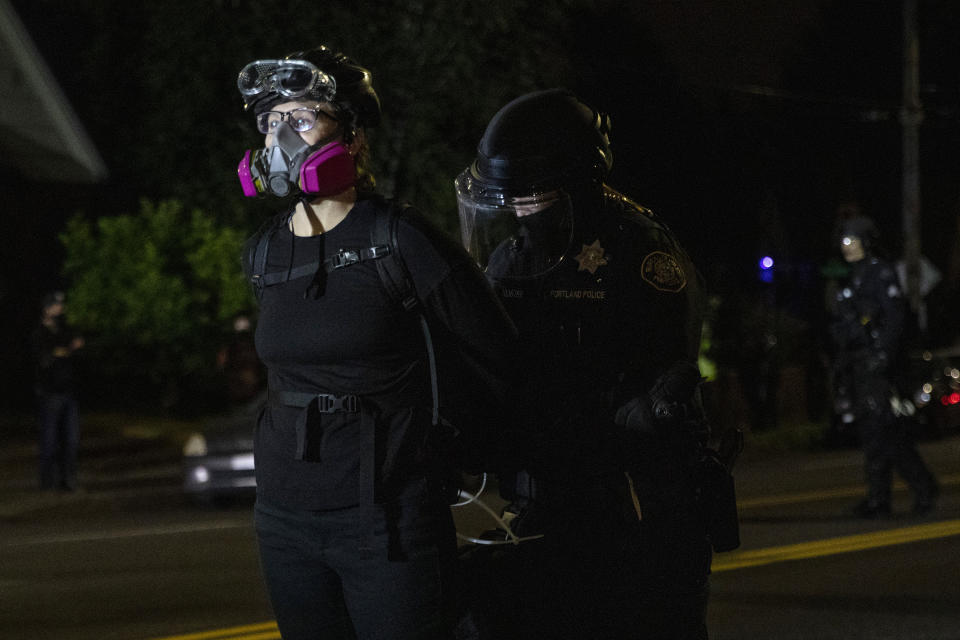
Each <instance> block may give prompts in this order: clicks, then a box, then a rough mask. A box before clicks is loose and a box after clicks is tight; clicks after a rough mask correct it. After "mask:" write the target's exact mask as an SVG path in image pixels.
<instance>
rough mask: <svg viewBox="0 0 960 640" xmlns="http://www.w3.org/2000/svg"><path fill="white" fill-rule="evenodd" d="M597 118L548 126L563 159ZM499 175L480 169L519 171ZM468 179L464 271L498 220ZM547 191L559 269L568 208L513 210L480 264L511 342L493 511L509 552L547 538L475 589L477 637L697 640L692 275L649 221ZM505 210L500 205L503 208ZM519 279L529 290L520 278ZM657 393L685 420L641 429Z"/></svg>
mask: <svg viewBox="0 0 960 640" xmlns="http://www.w3.org/2000/svg"><path fill="white" fill-rule="evenodd" d="M570 101H573V102H570ZM537 109H542V113H539V112H538V111H537ZM571 109H572V110H573V113H574V114H577V113H581V110H582V109H583V105H582V103H578V102H577V101H576V99H575V98H574V97H573V96H572V94H569V93H567V92H563V91H547V92H540V93H536V94H530V95H528V96H525V97H521V98H518V99H517V100H516V101H514V102H513V103H511V104H510V105H507V106H506V107H504V109H502V110H501V111H500V113H499V114H498V116H495V118H494V120H493V121H491V125H490V126H489V127H488V129H487V134H486V137H485V139H484V141H481V147H480V152H481V155H482V154H483V152H484V150H485V148H487V149H489V148H491V147H496V142H490V140H491V138H492V139H494V140H496V139H497V137H498V134H499V133H500V131H502V130H506V131H511V130H512V129H514V127H515V130H516V131H523V130H525V129H524V127H523V126H521V125H523V124H526V123H525V122H523V121H522V120H523V119H522V118H519V117H516V114H517V113H520V114H523V113H524V112H525V111H526V110H529V111H530V112H531V113H532V114H533V116H534V117H533V118H531V119H532V120H534V121H535V122H536V123H537V124H536V125H535V126H537V127H543V123H544V122H550V121H551V120H552V118H553V116H554V115H555V113H556V112H557V111H559V112H568V111H570V110H571ZM594 115H595V114H591V113H590V112H589V111H588V112H584V113H583V114H582V116H577V115H574V116H573V117H572V118H571V119H572V120H573V122H563V118H561V117H559V116H558V119H557V120H555V121H554V122H555V123H556V125H555V126H556V127H557V128H559V129H564V133H565V135H566V137H564V136H561V137H560V140H562V143H563V144H564V145H570V146H575V143H573V142H571V141H572V140H575V139H576V137H577V132H576V123H577V120H578V118H581V117H585V119H586V122H587V123H589V122H590V121H591V119H592V118H593V117H594ZM517 121H520V122H519V123H518V122H517ZM597 122H598V123H599V122H600V121H599V120H597ZM591 126H593V125H589V124H588V125H587V127H586V128H587V130H588V134H590V133H591V132H592V133H593V134H594V135H595V136H596V137H597V138H599V139H600V140H601V142H599V144H600V145H601V146H604V143H605V142H606V132H605V131H603V130H601V129H599V128H597V129H595V130H593V129H591ZM547 128H548V129H549V127H547ZM498 129H499V130H498ZM541 130H542V129H541ZM519 135H521V136H522V135H523V134H519ZM545 138H547V139H548V138H549V132H547V134H546V135H545ZM485 143H486V145H485ZM518 146H521V147H522V146H523V145H522V144H521V145H518ZM586 149H587V151H588V152H590V151H591V150H592V149H594V147H593V146H592V145H591V144H589V143H588V144H587V145H586ZM521 153H523V151H521ZM529 154H530V155H531V156H534V157H537V158H541V160H539V162H543V163H548V162H549V160H544V159H543V158H546V157H548V156H549V155H550V153H549V151H542V150H540V149H537V148H536V147H533V148H531V149H529ZM503 155H504V156H506V155H507V154H506V153H504V154H503ZM495 160H496V162H495V161H493V160H491V161H490V162H489V164H490V165H496V166H511V165H512V166H519V165H521V163H518V162H515V161H514V160H513V158H509V157H500V156H498V157H496V158H495ZM481 162H482V161H481V160H478V161H477V162H476V163H475V164H474V165H473V167H472V168H469V169H468V170H467V171H465V172H464V174H463V175H462V176H461V178H459V179H458V191H459V197H460V199H461V205H460V206H461V222H462V223H464V224H465V226H466V227H467V228H466V230H465V234H464V235H465V240H466V241H467V245H468V248H470V249H471V250H472V252H473V253H474V254H475V257H477V256H478V254H482V253H483V252H482V251H478V249H477V239H478V238H480V239H482V238H484V233H485V232H486V231H490V232H491V233H493V232H495V231H496V225H487V227H486V229H484V228H481V227H480V225H481V224H482V222H483V220H485V219H488V218H489V215H490V214H489V212H490V211H491V210H493V209H494V208H495V207H496V202H495V199H493V198H490V197H489V193H488V192H489V191H491V187H490V186H489V183H487V182H484V180H485V178H486V176H484V175H483V171H484V168H485V167H483V166H480V167H478V164H480V163H481ZM587 175H589V174H587ZM580 179H581V181H582V179H583V176H582V175H581V176H580ZM569 181H570V182H573V180H572V179H571V180H569ZM494 182H496V181H494V180H490V183H494ZM503 182H505V183H506V182H508V180H503ZM586 182H589V178H588V179H587V181H586ZM553 189H558V191H559V192H566V193H568V194H573V196H572V197H571V198H570V202H571V203H572V232H571V233H572V235H566V234H565V233H564V235H563V236H562V237H561V240H562V247H563V251H562V255H560V257H559V259H558V260H556V264H555V265H552V266H551V265H550V263H551V262H552V261H551V260H549V259H547V258H545V256H549V255H552V254H555V253H556V252H555V250H554V249H555V247H550V246H547V245H549V243H550V242H551V241H552V240H556V239H557V236H553V238H552V239H551V238H550V237H549V236H545V235H544V233H543V229H542V228H540V227H541V225H543V224H545V223H544V222H543V220H547V221H549V220H550V219H551V218H553V220H554V223H556V222H557V220H559V219H560V218H561V217H562V213H561V211H562V204H560V202H566V201H565V200H558V203H557V204H553V205H550V206H547V207H546V208H543V209H538V210H537V211H536V213H534V214H530V213H527V212H526V211H525V210H524V207H525V206H527V205H525V204H517V205H516V209H517V213H516V220H517V222H518V225H519V228H518V230H517V231H516V232H515V233H514V234H513V235H512V236H511V237H510V238H509V239H506V240H504V241H503V242H501V243H500V244H499V245H498V246H496V247H495V248H493V249H492V251H490V254H489V257H488V258H486V257H485V256H482V255H481V256H480V257H484V258H485V260H486V262H487V265H486V273H487V275H488V277H489V278H491V280H492V281H493V282H494V283H495V289H496V290H497V292H498V293H499V295H500V297H501V299H502V300H503V302H504V305H505V306H506V307H507V310H508V312H509V313H510V316H511V317H512V318H513V320H514V322H515V324H516V325H517V327H518V329H519V331H520V345H521V346H520V347H519V349H520V355H521V357H520V361H521V363H522V365H521V368H520V370H519V371H518V376H517V382H516V384H517V388H518V390H519V393H518V396H519V399H518V401H517V403H516V404H517V407H518V409H517V414H518V422H517V431H518V432H517V434H516V439H515V443H516V449H517V451H519V452H520V453H519V455H518V456H517V459H516V460H515V461H514V463H515V464H514V465H513V466H514V468H513V469H512V470H508V471H507V472H504V473H502V474H501V493H502V494H503V495H504V497H505V498H507V499H508V500H511V501H512V503H511V505H510V506H509V507H508V509H507V515H508V516H510V515H513V514H516V515H515V517H514V518H513V519H512V520H511V524H512V528H513V531H514V533H515V534H516V535H518V536H520V537H528V536H529V537H532V536H534V535H537V534H540V533H542V534H544V536H543V537H542V538H541V539H537V540H530V541H528V542H522V543H521V544H520V545H519V551H518V552H515V553H512V554H511V552H510V551H506V552H503V554H502V555H501V556H499V557H498V556H497V555H496V554H495V553H491V554H489V555H492V556H493V558H492V559H490V562H491V563H493V564H494V565H496V563H497V561H500V563H501V564H500V565H497V566H499V569H498V573H497V574H493V575H491V576H488V577H487V581H486V585H487V586H491V587H493V588H494V589H499V592H500V593H499V596H500V599H499V601H497V602H495V603H493V604H490V603H487V605H486V606H487V607H488V608H489V611H488V612H487V615H486V617H485V624H487V625H488V628H486V629H482V630H481V633H480V635H481V636H483V633H484V632H485V633H487V635H488V636H489V637H497V638H526V637H550V638H568V637H569V638H594V637H595V638H610V639H616V638H705V637H706V627H705V622H704V618H705V609H706V599H707V596H706V591H707V575H708V573H709V566H710V559H711V545H710V539H709V537H708V534H707V525H706V522H705V521H706V519H707V518H706V516H705V515H704V509H703V507H704V504H703V500H704V494H703V492H702V484H701V482H700V480H701V478H700V466H699V465H700V462H701V460H700V456H701V454H702V453H703V451H704V448H703V444H704V440H705V438H706V435H707V434H706V426H705V422H704V421H703V420H702V419H701V418H702V415H700V414H699V413H698V411H699V407H698V404H697V402H696V401H695V399H694V396H695V393H694V388H695V387H696V385H697V384H698V382H699V374H698V373H697V371H696V365H695V362H696V358H697V352H698V349H699V341H700V328H701V321H702V316H701V307H702V302H703V301H702V297H701V296H702V294H701V288H700V282H699V280H698V274H697V273H696V271H695V269H694V267H693V265H692V263H691V262H690V260H689V258H688V256H687V254H686V253H685V252H684V250H683V249H682V248H681V247H680V246H679V245H678V243H677V241H676V239H675V238H674V236H673V234H672V233H671V232H670V231H669V229H668V228H667V227H666V226H665V225H664V224H663V223H662V222H660V221H658V219H657V218H656V217H654V215H653V214H652V213H651V212H650V211H649V210H647V209H645V208H643V207H641V206H639V205H637V204H636V203H634V202H632V201H630V200H629V199H628V198H626V197H625V196H623V195H621V194H619V193H617V192H616V191H614V190H613V189H610V188H609V187H606V186H602V185H601V184H600V183H599V182H598V183H595V184H593V185H592V186H588V187H587V188H585V189H580V190H576V192H575V193H574V191H575V187H565V186H564V185H562V184H547V185H546V186H544V187H543V188H542V189H541V192H542V194H543V195H542V197H539V199H541V200H542V201H543V202H549V201H550V200H551V198H557V197H558V196H557V195H556V194H555V192H554V191H553ZM500 199H501V200H502V201H504V202H510V201H511V191H510V190H509V189H504V190H503V195H502V196H501V197H500ZM536 199H537V198H521V199H520V200H516V202H526V201H528V200H536ZM544 206H546V205H544ZM540 218H543V220H540ZM474 225H476V226H475V227H474ZM559 226H560V228H561V229H562V230H565V229H566V227H564V225H563V224H560V225H559ZM531 267H532V268H533V272H537V271H539V274H538V275H537V276H536V277H524V276H523V275H522V274H525V273H526V274H529V273H531ZM691 371H692V377H691V374H690V372H691ZM668 372H671V373H668ZM677 372H680V373H679V374H677ZM684 373H685V374H686V376H684ZM684 378H685V379H684ZM665 379H668V380H670V381H671V384H673V383H677V388H671V390H672V391H676V397H674V398H671V401H677V402H676V403H675V405H674V406H675V407H676V406H677V405H680V406H682V407H683V411H685V412H687V413H686V414H685V415H686V416H687V419H683V418H679V417H677V418H676V419H673V420H670V419H667V420H663V421H662V422H660V423H657V421H656V420H655V419H653V418H652V413H653V411H654V409H653V405H654V404H655V403H654V402H653V399H652V397H651V396H652V395H655V394H654V393H652V392H651V389H654V388H657V389H661V387H658V386H657V383H658V381H660V382H663V381H664V380H665ZM667 386H670V385H667ZM667 395H670V394H667ZM480 553H481V555H482V554H483V552H480ZM478 564H479V563H478ZM491 573H493V572H491ZM497 575H499V580H497ZM480 583H481V585H482V584H484V581H482V580H481V581H480ZM481 618H483V616H481ZM498 623H499V624H498ZM481 626H482V624H481Z"/></svg>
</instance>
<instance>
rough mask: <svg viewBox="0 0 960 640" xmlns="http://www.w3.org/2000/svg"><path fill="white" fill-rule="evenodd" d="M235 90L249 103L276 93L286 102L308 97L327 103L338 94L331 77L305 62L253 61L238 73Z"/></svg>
mask: <svg viewBox="0 0 960 640" xmlns="http://www.w3.org/2000/svg"><path fill="white" fill-rule="evenodd" d="M237 88H238V89H239V90H240V93H241V94H242V95H243V96H244V97H245V98H246V99H247V100H248V101H249V100H250V99H252V98H256V97H257V96H260V95H263V94H268V93H277V94H279V95H281V96H283V97H285V98H301V97H303V96H306V95H310V96H311V97H315V98H316V99H317V100H320V101H324V102H330V101H331V100H333V97H334V96H335V95H336V93H337V83H336V81H335V80H334V79H333V76H331V75H329V74H326V73H324V72H323V71H321V70H320V69H318V68H317V67H316V66H314V65H313V64H312V63H310V62H307V61H306V60H254V61H253V62H251V63H250V64H248V65H247V66H245V67H244V68H243V69H242V70H241V71H240V75H239V77H238V78H237Z"/></svg>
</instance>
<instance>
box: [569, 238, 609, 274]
mask: <svg viewBox="0 0 960 640" xmlns="http://www.w3.org/2000/svg"><path fill="white" fill-rule="evenodd" d="M582 247H583V248H581V249H580V253H579V255H577V257H576V258H575V260H576V261H577V262H578V263H580V266H578V267H577V271H589V272H590V273H595V272H596V270H597V269H599V268H600V267H602V266H603V265H605V264H607V262H608V261H607V259H606V258H604V257H603V247H601V246H600V238H597V239H596V240H594V241H593V244H590V245H587V244H585V245H582Z"/></svg>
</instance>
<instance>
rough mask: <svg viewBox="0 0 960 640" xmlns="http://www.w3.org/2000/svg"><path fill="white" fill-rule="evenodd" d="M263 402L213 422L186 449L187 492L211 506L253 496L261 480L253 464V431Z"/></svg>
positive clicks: (186, 443)
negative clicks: (217, 502) (210, 503)
mask: <svg viewBox="0 0 960 640" xmlns="http://www.w3.org/2000/svg"><path fill="white" fill-rule="evenodd" d="M262 405H263V399H262V398H258V399H257V400H256V401H254V402H251V403H250V404H248V405H246V406H244V407H243V408H241V409H239V410H237V411H234V412H232V413H230V414H228V415H224V416H221V417H217V418H215V419H212V420H209V421H208V422H207V423H206V424H205V425H204V427H203V429H202V430H201V431H197V432H196V433H192V434H190V435H189V436H188V437H187V440H186V442H185V443H184V446H183V490H184V492H185V493H186V494H187V496H188V497H190V498H191V499H193V500H195V501H197V502H202V503H209V502H213V501H215V500H218V499H221V498H238V497H246V496H250V497H252V496H253V494H254V492H255V489H256V486H257V481H256V478H255V476H254V464H253V430H254V424H255V422H256V418H257V414H258V413H259V411H260V407H261V406H262Z"/></svg>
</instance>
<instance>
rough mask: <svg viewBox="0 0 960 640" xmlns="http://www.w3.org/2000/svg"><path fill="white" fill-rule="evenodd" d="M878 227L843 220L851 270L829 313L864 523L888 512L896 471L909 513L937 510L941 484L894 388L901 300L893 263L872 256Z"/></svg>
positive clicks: (839, 402) (838, 398)
mask: <svg viewBox="0 0 960 640" xmlns="http://www.w3.org/2000/svg"><path fill="white" fill-rule="evenodd" d="M877 239H878V232H877V228H876V226H875V225H874V223H873V221H872V220H871V219H870V218H868V217H866V216H863V215H859V214H855V215H852V216H850V217H848V218H845V219H841V220H840V240H839V245H840V250H841V252H842V254H843V259H844V260H845V261H846V262H847V263H848V264H849V266H850V273H849V275H848V276H847V278H846V280H845V281H843V282H841V283H840V285H839V286H838V287H837V291H836V294H835V300H834V304H833V308H832V309H831V315H832V318H831V324H830V334H831V338H832V340H833V346H834V393H835V398H834V401H835V402H834V404H835V406H836V407H837V411H838V413H840V414H841V421H842V422H843V423H846V424H851V423H852V424H854V425H855V426H856V428H857V432H858V435H859V439H860V446H861V447H862V448H863V453H864V464H865V471H866V482H867V496H866V498H864V499H863V500H862V501H861V502H860V503H858V504H857V505H856V506H855V507H854V513H855V514H856V515H858V516H860V517H864V518H876V517H879V516H885V515H888V514H889V513H890V487H891V483H892V479H893V469H894V468H896V469H897V471H898V472H899V473H900V475H901V476H903V479H904V480H905V481H906V482H907V484H908V485H909V486H910V488H911V490H912V491H913V494H914V504H913V512H914V513H915V514H918V515H922V514H925V513H927V512H929V511H930V510H931V509H933V508H934V506H935V503H936V498H937V494H938V493H939V490H938V485H937V482H936V479H935V478H934V477H933V474H931V473H930V471H929V470H928V469H927V467H926V465H925V464H924V462H923V460H922V459H921V458H920V454H919V453H918V452H917V449H916V446H915V445H914V443H913V433H912V431H913V429H912V428H911V427H912V425H913V420H912V419H911V417H910V416H908V415H905V414H903V412H901V411H899V410H898V409H897V407H900V406H901V404H900V402H899V396H898V393H897V390H896V387H895V383H894V373H895V371H896V370H897V365H898V364H902V362H901V358H902V356H903V352H904V349H903V346H904V345H903V338H904V328H905V324H906V319H907V308H906V301H905V299H904V297H903V294H902V292H901V289H900V282H899V280H898V279H897V274H896V272H895V271H894V268H893V266H892V265H891V264H890V263H889V262H887V261H886V260H884V259H882V258H881V257H880V256H879V255H877V252H876V245H877Z"/></svg>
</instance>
